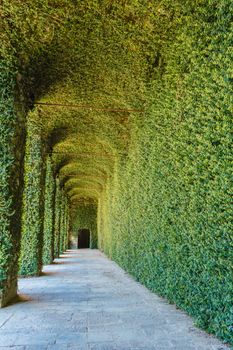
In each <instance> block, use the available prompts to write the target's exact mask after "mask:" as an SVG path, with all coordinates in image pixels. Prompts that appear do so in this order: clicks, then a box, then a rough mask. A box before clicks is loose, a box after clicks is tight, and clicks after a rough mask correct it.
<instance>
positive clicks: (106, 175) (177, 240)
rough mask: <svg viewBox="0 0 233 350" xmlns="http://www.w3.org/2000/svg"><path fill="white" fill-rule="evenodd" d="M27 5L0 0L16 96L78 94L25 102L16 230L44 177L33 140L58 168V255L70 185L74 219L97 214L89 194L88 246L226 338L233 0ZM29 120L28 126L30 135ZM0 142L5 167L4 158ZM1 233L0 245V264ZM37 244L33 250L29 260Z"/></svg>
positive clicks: (34, 233) (4, 52)
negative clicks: (31, 117) (30, 114)
mask: <svg viewBox="0 0 233 350" xmlns="http://www.w3.org/2000/svg"><path fill="white" fill-rule="evenodd" d="M23 5H24V6H22V4H21V2H20V1H18V0H3V11H2V14H3V16H2V17H3V21H2V24H1V25H2V26H3V29H4V31H3V33H4V34H3V38H2V42H3V44H2V48H1V57H2V56H3V57H4V59H5V61H4V62H5V63H3V64H4V67H8V66H9V64H10V63H9V62H11V60H13V58H12V57H14V59H15V62H16V66H17V68H18V75H17V77H18V81H19V85H20V86H21V88H22V89H23V91H24V95H25V99H26V102H25V101H23V102H22V103H21V104H23V103H25V104H28V103H29V102H31V103H32V102H33V101H29V96H32V97H31V100H33V96H35V98H36V100H40V101H42V102H52V103H69V104H74V103H75V104H78V105H79V106H82V107H80V108H77V109H75V108H62V107H61V108H58V107H45V106H40V107H38V106H37V107H36V108H35V112H34V113H35V114H36V113H39V115H40V118H39V120H37V124H36V125H31V126H30V127H29V134H28V140H27V145H26V148H27V149H26V161H25V164H27V162H28V164H29V165H30V167H31V168H30V169H29V168H27V167H26V168H25V170H26V172H25V197H24V217H23V222H24V229H23V237H26V233H25V232H26V229H25V223H27V220H28V219H27V218H29V216H28V213H30V210H34V209H35V208H37V209H38V205H39V193H40V190H41V189H42V187H43V186H42V187H41V185H40V179H39V178H40V175H39V174H40V173H41V172H40V171H39V169H40V168H41V167H42V163H41V159H42V158H41V154H40V153H41V150H40V147H41V146H40V142H42V140H43V142H46V143H47V146H49V153H50V152H51V155H52V161H53V164H54V168H55V175H56V176H57V179H56V195H55V213H54V214H55V223H54V254H55V256H56V257H58V256H59V251H63V250H64V248H65V246H66V243H65V242H66V241H67V232H68V213H67V205H66V198H68V200H69V205H70V208H72V215H71V216H72V222H71V226H73V227H76V226H75V225H78V226H77V227H79V225H84V224H85V225H86V226H87V225H88V228H90V225H92V224H93V227H94V226H95V218H96V216H95V215H96V214H95V213H96V209H95V207H94V206H93V203H98V205H97V207H98V208H97V211H98V215H97V216H98V246H99V247H100V248H101V249H102V250H104V251H105V252H106V253H107V254H108V255H109V256H110V257H111V258H113V259H114V260H116V261H117V262H118V263H119V264H120V265H121V266H123V267H124V268H125V269H126V270H127V271H129V272H130V273H131V274H132V275H134V276H135V278H136V279H138V280H139V281H140V282H142V283H144V284H145V285H146V286H148V287H149V288H150V289H152V290H153V291H156V292H157V293H159V294H161V295H163V296H165V297H166V298H167V299H168V300H170V301H171V302H174V303H176V304H177V305H178V306H179V307H181V308H183V309H185V310H186V311H187V312H188V313H189V314H191V315H192V316H194V318H195V319H196V320H197V323H198V324H199V325H200V326H201V327H203V328H205V329H207V330H208V331H210V332H213V333H215V334H216V335H217V336H219V337H221V338H222V339H225V340H227V341H230V342H232V328H231V323H232V319H231V317H232V309H231V304H230V291H232V288H233V286H232V251H233V249H232V238H231V235H230V233H231V231H232V227H231V222H230V217H231V215H232V207H231V205H230V195H231V194H232V193H231V188H232V187H231V183H230V181H231V170H232V169H231V163H230V162H231V158H232V151H231V149H230V142H231V135H230V120H231V119H230V117H231V113H232V110H231V109H230V106H231V104H232V100H231V92H232V91H231V89H232V85H231V84H232V69H231V67H232V66H231V60H232V49H231V45H232V21H231V19H232V18H231V17H232V16H231V15H232V11H233V8H232V6H233V5H232V2H231V1H230V0H218V1H217V0H209V1H208V2H207V1H203V0H197V1H195V2H194V1H191V0H187V1H185V2H184V1H183V0H173V1H170V0H166V1H160V0H159V1H157V0H154V1H144V0H138V1H135V0H127V1H115V2H113V1H111V0H103V1H102V0H101V1H100V0H97V1H96V0H87V1H81V0H77V1H70V0H54V1H53V2H48V1H45V0H39V1H33V0H26V1H24V4H23ZM1 79H3V84H4V86H6V89H7V90H6V91H8V92H9V93H8V94H7V95H6V94H3V96H4V100H3V106H4V108H6V106H8V102H9V101H10V102H9V103H10V104H11V105H10V108H9V109H7V108H6V109H7V112H6V111H3V115H5V114H4V113H6V115H7V118H10V119H9V122H8V119H6V124H3V129H4V128H5V127H6V128H8V129H7V130H8V131H7V132H8V133H7V134H6V135H7V137H8V135H9V129H10V130H11V128H12V129H14V125H12V124H11V117H13V114H12V100H13V92H12V89H11V88H10V86H11V84H10V81H11V77H9V76H7V78H6V80H4V79H5V78H2V76H1ZM4 91H5V90H4ZM5 96H6V98H5ZM109 109H110V110H112V109H113V110H114V112H113V111H109ZM119 109H124V110H125V109H130V110H132V109H140V110H142V111H143V112H138V111H137V112H135V113H133V112H129V111H128V112H126V111H120V110H119ZM116 110H118V112H116ZM0 118H2V116H0ZM13 118H14V117H13ZM1 120H2V119H1ZM40 126H41V130H38V128H39V127H40ZM30 128H32V130H34V129H35V128H36V129H37V130H36V133H35V138H34V140H32V138H31V136H30ZM3 129H0V130H1V133H2V135H3V136H2V135H1V137H3V138H4V137H5V136H4V135H5V134H4V132H5V131H4V130H5V129H4V130H3ZM2 130H3V131H2ZM41 131H42V133H41ZM40 136H41V137H42V139H40ZM4 147H8V146H6V145H5V146H4ZM4 152H5V153H4V157H5V154H6V155H7V157H6V160H4V161H3V163H4V166H5V165H6V167H8V165H9V164H11V162H12V161H13V158H12V157H11V156H10V157H9V158H8V153H9V152H8V149H7V150H6V151H5V150H4ZM33 152H34V153H35V155H34V156H33V157H34V158H33V159H34V160H35V162H33V160H32V156H31V158H30V156H29V155H32V154H33ZM4 159H5V158H4ZM4 169H5V168H4V167H3V172H4ZM28 170H31V174H34V175H33V178H32V177H31V176H29V174H30V172H29V171H28ZM34 170H35V172H34ZM7 171H8V170H7ZM7 171H6V172H5V173H4V177H3V179H5V176H8V173H7ZM5 174H6V175H5ZM6 183H7V179H6ZM6 183H5V180H4V181H3V185H1V186H3V187H4V186H5V184H6ZM8 183H9V181H8ZM30 184H32V185H33V186H31V187H30ZM6 186H7V185H6ZM29 188H30V190H29ZM4 191H5V189H4V188H3V192H4ZM7 191H8V188H7V187H6V191H5V192H4V193H5V194H4V197H3V198H4V201H3V202H4V206H3V211H4V210H5V209H4V208H5V206H7V203H8V200H9V198H10V197H9V194H8V192H7ZM34 191H35V192H34ZM1 196H2V194H1ZM29 198H31V202H30V203H29V201H30V200H29ZM30 205H31V209H30ZM41 207H43V205H42V206H41ZM1 208H2V207H1ZM73 208H74V209H73ZM75 208H76V209H75ZM91 208H92V209H91ZM37 209H36V211H35V215H34V214H33V215H31V218H32V219H31V220H30V222H29V221H28V226H30V228H31V233H30V235H28V236H27V241H28V244H29V246H30V244H34V243H36V247H37V248H36V249H38V247H39V246H40V245H41V243H40V244H39V245H38V237H39V236H38V235H39V232H40V230H39V226H40V222H41V218H42V216H40V214H39V211H38V210H37ZM1 210H2V209H1ZM76 210H77V211H76ZM6 212H7V211H6V210H5V211H4V215H5V213H6ZM70 212H71V210H70ZM73 213H76V214H77V215H73ZM8 214H9V212H8ZM8 214H7V215H8ZM4 215H3V219H2V218H1V220H3V221H2V222H4V223H5V221H4V220H5V219H6V220H8V219H7V216H4ZM33 221H34V223H33ZM32 223H33V226H32ZM7 225H8V224H7ZM75 230H76V229H75ZM4 232H5V231H4ZM7 232H8V233H9V230H8V231H7ZM28 232H29V231H28ZM93 232H96V231H95V229H94V230H93ZM8 233H6V235H8ZM4 234H5V233H4ZM4 237H5V236H4ZM40 241H41V240H40ZM8 242H10V241H9V240H8V239H7V244H8ZM25 242H26V241H25ZM25 242H24V238H23V243H22V246H23V247H26V243H25ZM33 242H34V243H33ZM7 244H6V245H4V247H5V248H4V249H5V250H4V254H3V255H1V260H2V262H1V264H3V270H4V273H5V276H7V274H8V273H9V272H8V271H7V269H8V268H7V266H8V261H9V259H8V257H7V254H8V253H7V252H8V248H7V247H8V246H7ZM9 247H10V243H9ZM10 250H12V249H11V248H10ZM5 252H6V254H5ZM35 252H36V250H35V249H34V251H33V249H32V250H31V251H30V254H32V255H30V256H32V257H33V258H32V260H31V261H33V264H34V262H35V261H36V257H38V254H37V253H35ZM1 254H2V253H1ZM7 259H8V260H7ZM4 264H5V265H4ZM25 266H26V270H25V271H28V266H27V265H25ZM33 266H34V265H33ZM30 269H31V267H30ZM35 269H36V268H35ZM32 270H34V268H33V269H32Z"/></svg>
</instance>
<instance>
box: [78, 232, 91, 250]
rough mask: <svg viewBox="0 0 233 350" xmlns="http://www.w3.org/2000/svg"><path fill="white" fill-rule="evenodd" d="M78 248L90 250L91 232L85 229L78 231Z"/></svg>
mask: <svg viewBox="0 0 233 350" xmlns="http://www.w3.org/2000/svg"><path fill="white" fill-rule="evenodd" d="M78 248H79V249H83V248H90V230H88V229H85V228H83V229H80V230H79V231H78Z"/></svg>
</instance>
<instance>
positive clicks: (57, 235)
mask: <svg viewBox="0 0 233 350" xmlns="http://www.w3.org/2000/svg"><path fill="white" fill-rule="evenodd" d="M54 215H55V218H54V249H53V250H54V257H55V258H58V257H59V253H60V221H61V189H60V182H59V179H58V178H57V179H56V192H55V213H54Z"/></svg>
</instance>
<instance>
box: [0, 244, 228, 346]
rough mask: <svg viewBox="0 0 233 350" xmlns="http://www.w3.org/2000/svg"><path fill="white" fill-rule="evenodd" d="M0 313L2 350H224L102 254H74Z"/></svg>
mask: <svg viewBox="0 0 233 350" xmlns="http://www.w3.org/2000/svg"><path fill="white" fill-rule="evenodd" d="M43 272H44V274H43V276H41V277H37V278H24V279H20V281H19V294H20V299H21V300H20V302H18V303H15V304H12V305H10V306H8V307H6V308H4V309H1V310H0V350H2V349H15V350H28V349H30V350H55V349H56V350H64V349H70V350H72V349H73V350H74V349H76V350H225V349H229V347H228V346H227V345H224V344H222V343H221V342H220V341H218V340H217V339H216V338H214V337H212V336H210V335H208V334H207V333H205V332H203V331H201V330H199V329H197V328H195V327H194V325H193V321H192V319H191V318H190V317H188V316H187V315H186V314H185V313H184V312H182V311H180V310H177V309H176V307H175V306H174V305H170V304H168V303H167V302H166V301H165V300H164V299H162V298H160V297H158V296H156V295H155V294H153V293H151V292H150V291H148V290H147V289H146V288H145V287H143V286H142V285H140V284H139V283H137V282H135V281H134V280H133V279H132V278H131V277H130V276H128V275H127V274H126V273H125V272H124V271H123V270H122V269H121V268H120V267H119V266H117V265H116V264H115V263H114V262H112V261H110V260H109V259H107V258H106V257H105V256H104V255H103V254H102V253H101V252H99V251H98V250H89V249H83V250H70V251H67V252H66V253H65V254H64V255H63V256H62V258H60V259H57V260H56V261H55V263H54V264H53V265H50V266H46V267H45V268H44V270H43Z"/></svg>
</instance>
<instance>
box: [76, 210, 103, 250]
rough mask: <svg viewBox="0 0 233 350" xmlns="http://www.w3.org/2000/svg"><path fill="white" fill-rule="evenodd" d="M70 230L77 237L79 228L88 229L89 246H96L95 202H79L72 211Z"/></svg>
mask: <svg viewBox="0 0 233 350" xmlns="http://www.w3.org/2000/svg"><path fill="white" fill-rule="evenodd" d="M72 218H73V219H72V222H71V232H72V234H73V236H75V237H77V235H78V230H79V229H84V228H85V229H89V230H90V248H92V249H95V248H97V247H98V238H97V207H96V205H95V204H80V205H77V207H75V209H74V211H73V213H72Z"/></svg>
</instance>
